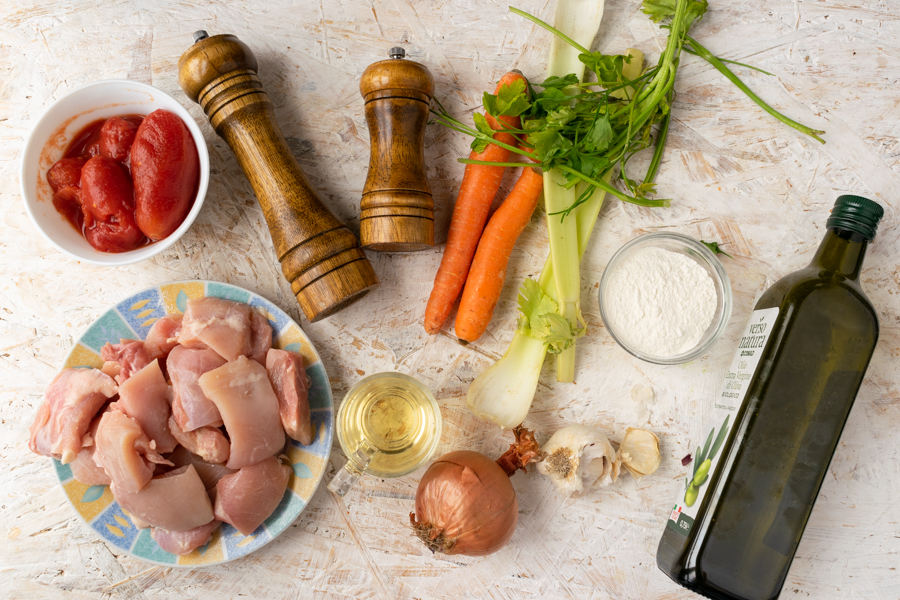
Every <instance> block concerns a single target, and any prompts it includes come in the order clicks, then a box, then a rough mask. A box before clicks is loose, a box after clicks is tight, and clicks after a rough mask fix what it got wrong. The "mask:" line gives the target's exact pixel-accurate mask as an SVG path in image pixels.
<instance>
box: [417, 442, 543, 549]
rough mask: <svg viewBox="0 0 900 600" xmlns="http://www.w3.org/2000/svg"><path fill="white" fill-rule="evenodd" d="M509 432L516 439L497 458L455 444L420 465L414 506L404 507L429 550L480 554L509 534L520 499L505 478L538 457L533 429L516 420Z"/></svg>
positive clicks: (507, 539) (511, 532) (512, 528)
mask: <svg viewBox="0 0 900 600" xmlns="http://www.w3.org/2000/svg"><path fill="white" fill-rule="evenodd" d="M514 432H515V434H516V441H515V442H514V443H513V444H512V446H510V449H509V450H508V451H507V452H506V453H505V454H504V455H503V456H501V457H500V459H499V460H497V461H493V460H491V459H490V458H488V457H487V456H485V455H484V454H481V453H480V452H472V451H471V450H458V451H456V452H450V453H449V454H445V455H444V456H442V457H440V458H439V459H437V461H435V462H434V464H432V465H431V466H430V467H428V470H427V471H425V475H424V476H423V477H422V480H421V481H419V487H418V489H416V512H414V513H409V520H410V523H412V526H413V529H414V530H415V532H416V535H418V536H419V539H421V540H422V541H423V542H424V543H425V545H426V546H428V548H429V549H430V550H431V551H432V552H441V553H443V554H466V555H468V556H484V555H486V554H491V553H493V552H496V551H497V550H499V549H500V548H502V547H503V545H504V544H506V542H508V541H509V538H511V537H512V534H513V532H514V531H515V530H516V522H517V521H518V520H519V502H518V500H516V491H515V490H514V489H513V486H512V484H511V483H510V482H509V478H510V476H511V475H513V474H514V473H515V472H516V470H517V469H522V470H523V471H524V470H525V465H527V464H529V463H530V462H534V461H535V460H538V459H539V458H540V456H539V453H540V451H539V449H538V446H537V443H536V442H535V440H534V435H533V434H532V433H531V432H530V431H528V430H527V429H523V428H522V427H521V426H520V427H517V428H516V429H515V430H514ZM417 514H418V518H417V517H416V515H417Z"/></svg>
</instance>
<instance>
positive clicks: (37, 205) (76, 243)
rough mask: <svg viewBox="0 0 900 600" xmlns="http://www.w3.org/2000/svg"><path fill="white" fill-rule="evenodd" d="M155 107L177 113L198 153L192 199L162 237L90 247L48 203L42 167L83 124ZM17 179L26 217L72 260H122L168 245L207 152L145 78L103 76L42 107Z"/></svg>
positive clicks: (204, 176)
mask: <svg viewBox="0 0 900 600" xmlns="http://www.w3.org/2000/svg"><path fill="white" fill-rule="evenodd" d="M158 108H163V109H165V110H168V111H170V112H172V113H174V114H176V115H178V116H179V117H180V118H181V120H182V121H184V124H185V125H187V128H188V130H189V131H190V132H191V135H192V136H193V138H194V144H195V145H196V146H197V155H198V157H199V158H200V184H199V186H198V187H197V197H196V198H195V199H194V204H193V206H192V207H191V210H190V212H189V213H188V215H187V217H186V218H185V219H184V222H183V223H182V224H181V226H179V227H178V229H176V230H175V231H174V232H173V233H172V235H170V236H169V237H167V238H165V239H163V240H160V241H158V242H154V243H152V244H149V245H146V246H141V247H140V248H136V249H135V250H130V251H128V252H119V253H111V252H99V251H97V250H94V248H92V247H91V245H90V244H88V242H87V240H86V239H84V237H83V236H82V235H81V233H80V232H78V231H75V229H74V228H73V227H72V226H71V225H70V224H69V222H68V221H66V219H65V217H63V216H62V215H61V214H59V213H58V212H56V209H55V208H54V207H53V191H52V190H51V189H50V184H48V183H47V171H48V170H49V169H50V167H52V166H53V164H54V163H55V162H56V161H58V160H59V159H60V158H62V155H63V153H64V152H65V151H66V147H67V146H68V145H69V142H70V141H71V140H72V138H73V137H74V136H75V134H77V133H78V132H79V131H80V130H81V129H82V128H83V127H84V126H85V125H87V124H88V123H91V122H92V121H96V120H98V119H107V118H109V117H115V116H118V115H126V114H139V115H148V114H150V113H151V112H153V111H154V110H156V109H158ZM19 181H20V185H21V186H22V199H23V200H24V201H25V210H26V211H27V212H28V216H29V217H31V221H32V223H34V225H35V227H37V228H38V230H39V231H40V232H41V233H42V234H44V237H46V238H47V240H49V242H50V243H51V244H53V245H54V246H56V247H57V248H58V249H59V250H61V251H62V252H64V253H66V254H68V255H70V256H73V257H75V258H77V259H78V260H82V261H85V262H89V263H93V264H96V265H106V266H121V265H128V264H131V263H135V262H138V261H141V260H144V259H147V258H150V257H151V256H154V255H156V254H159V253H160V252H162V251H163V250H165V249H167V248H169V247H170V246H171V245H172V244H174V243H175V242H176V241H177V240H178V238H180V237H181V236H182V235H183V234H184V232H185V231H187V230H188V228H189V227H190V226H191V224H192V223H193V222H194V219H195V218H197V215H198V214H199V213H200V209H201V208H202V206H203V199H204V198H205V197H206V188H207V186H208V185H209V153H208V151H207V149H206V141H205V140H204V139H203V133H201V131H200V128H199V127H198V126H197V123H196V122H194V118H193V117H192V116H191V114H190V113H189V112H188V111H187V110H186V109H185V108H184V107H183V106H182V105H181V104H179V103H178V101H177V100H175V98H173V97H172V96H170V95H168V94H167V93H165V92H163V91H162V90H158V89H156V88H155V87H153V86H152V85H147V84H146V83H140V82H138V81H128V80H127V79H107V80H104V81H97V82H94V83H89V84H87V85H84V86H82V87H80V88H78V89H76V90H75V91H73V92H71V93H70V94H68V95H67V96H64V97H63V98H60V99H59V100H57V101H56V102H55V103H53V104H52V105H51V106H50V107H49V108H48V109H47V110H46V111H44V114H43V115H41V117H40V118H39V119H38V120H37V123H35V125H34V129H32V130H31V135H30V136H29V138H28V142H27V143H26V144H25V151H24V152H22V165H21V170H20V172H19Z"/></svg>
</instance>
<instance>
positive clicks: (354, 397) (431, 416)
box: [337, 373, 441, 477]
mask: <svg viewBox="0 0 900 600" xmlns="http://www.w3.org/2000/svg"><path fill="white" fill-rule="evenodd" d="M337 435H338V441H340V444H341V448H343V449H344V453H345V454H346V455H347V456H348V457H349V458H350V461H351V462H357V465H356V466H357V468H359V469H360V470H362V471H364V472H366V473H369V474H371V475H375V476H376V477H400V476H402V475H406V474H408V473H411V472H412V471H414V470H416V469H417V468H419V467H420V466H421V465H422V464H424V463H425V462H426V461H427V460H428V459H429V458H431V456H432V454H434V451H435V449H436V448H437V444H438V441H439V440H440V437H441V413H440V410H439V409H438V406H437V402H436V401H435V399H434V396H433V395H432V394H431V392H430V391H429V390H428V389H427V388H426V387H424V386H423V385H422V384H421V383H419V382H418V381H416V380H415V379H413V378H412V377H409V376H408V375H404V374H402V373H378V374H377V375H371V376H369V377H366V378H365V379H363V380H361V381H360V382H359V383H357V384H356V385H355V386H353V388H352V389H351V390H350V391H349V392H348V393H347V395H346V396H345V397H344V400H343V401H342V402H341V408H340V411H339V412H338V422H337ZM361 456H365V457H367V459H368V464H365V465H362V464H358V463H360V462H365V461H366V459H362V460H356V461H354V459H355V458H356V457H361Z"/></svg>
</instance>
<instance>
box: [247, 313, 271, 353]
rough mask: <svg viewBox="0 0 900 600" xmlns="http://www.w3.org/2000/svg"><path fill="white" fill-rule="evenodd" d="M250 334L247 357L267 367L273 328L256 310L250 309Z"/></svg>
mask: <svg viewBox="0 0 900 600" xmlns="http://www.w3.org/2000/svg"><path fill="white" fill-rule="evenodd" d="M250 332H251V333H250V352H249V354H247V357H248V358H252V359H253V360H255V361H256V362H258V363H259V364H261V365H265V364H266V352H268V351H269V348H271V347H272V326H271V325H269V320H268V319H267V318H266V317H264V316H263V314H262V313H261V312H259V310H257V309H255V308H251V309H250Z"/></svg>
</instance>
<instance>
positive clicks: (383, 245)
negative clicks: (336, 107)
mask: <svg viewBox="0 0 900 600" xmlns="http://www.w3.org/2000/svg"><path fill="white" fill-rule="evenodd" d="M404 56H406V52H405V51H404V50H403V48H391V51H390V57H391V58H389V59H388V60H382V61H379V62H377V63H374V64H371V65H369V66H368V68H367V69H366V70H365V72H363V74H362V78H361V79H360V82H359V92H360V93H361V94H362V96H363V98H364V99H365V101H366V123H367V124H368V126H369V138H370V140H371V154H370V157H369V175H368V177H366V185H365V187H364V188H363V195H362V202H361V203H360V213H359V237H360V241H361V242H362V245H363V247H364V248H367V249H370V250H380V251H382V252H414V251H416V250H424V249H425V248H430V247H431V246H433V245H434V201H433V200H432V197H431V188H430V187H429V186H428V179H427V178H426V176H425V125H426V123H427V122H428V111H429V108H430V105H431V98H432V97H433V96H434V78H433V77H432V76H431V73H430V72H429V71H428V69H426V68H425V67H424V66H422V65H420V64H419V63H417V62H413V61H411V60H403V57H404Z"/></svg>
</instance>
